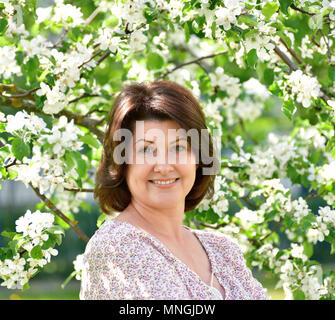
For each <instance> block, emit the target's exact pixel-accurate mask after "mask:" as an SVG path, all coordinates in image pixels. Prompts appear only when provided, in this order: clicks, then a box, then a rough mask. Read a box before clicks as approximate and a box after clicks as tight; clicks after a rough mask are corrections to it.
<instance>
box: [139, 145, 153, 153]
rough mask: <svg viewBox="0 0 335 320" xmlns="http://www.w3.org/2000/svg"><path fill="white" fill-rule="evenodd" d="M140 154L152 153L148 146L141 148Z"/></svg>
mask: <svg viewBox="0 0 335 320" xmlns="http://www.w3.org/2000/svg"><path fill="white" fill-rule="evenodd" d="M139 151H140V152H141V153H151V152H153V148H152V147H150V146H147V147H143V148H141V149H140V150H139Z"/></svg>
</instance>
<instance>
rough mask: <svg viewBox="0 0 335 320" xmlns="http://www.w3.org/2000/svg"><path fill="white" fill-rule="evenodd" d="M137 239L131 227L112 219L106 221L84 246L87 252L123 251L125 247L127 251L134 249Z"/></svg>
mask: <svg viewBox="0 0 335 320" xmlns="http://www.w3.org/2000/svg"><path fill="white" fill-rule="evenodd" d="M139 241H140V240H139V238H138V236H137V235H136V233H134V231H133V229H132V228H131V226H130V225H129V224H127V223H123V222H120V221H117V220H113V219H107V220H106V221H105V222H104V223H103V224H102V225H101V226H100V228H99V229H97V230H96V232H95V233H94V234H93V236H92V237H91V238H90V240H89V242H88V243H87V246H86V252H88V251H92V250H94V251H101V250H106V249H110V250H111V249H112V250H113V251H115V250H123V248H124V247H125V246H126V247H127V250H128V251H129V250H130V249H131V248H132V247H134V248H136V245H137V244H138V242H139Z"/></svg>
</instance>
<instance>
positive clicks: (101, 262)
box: [79, 236, 180, 300]
mask: <svg viewBox="0 0 335 320" xmlns="http://www.w3.org/2000/svg"><path fill="white" fill-rule="evenodd" d="M148 250H149V251H150V250H151V249H150V247H148V246H144V245H143V246H141V244H139V242H137V241H134V239H132V238H131V237H127V236H124V238H123V239H121V240H120V241H118V242H117V243H113V242H112V243H111V241H110V240H109V241H107V240H106V241H105V240H104V239H101V238H98V239H95V240H94V239H92V238H91V240H90V242H89V243H88V244H87V246H86V250H85V253H84V258H83V269H82V279H81V288H80V296H79V297H80V299H81V300H152V299H154V300H156V299H165V298H166V296H167V295H168V293H167V292H165V290H167V289H165V288H164V287H169V286H164V284H166V283H168V282H169V283H170V284H171V286H173V285H174V283H175V284H176V285H180V284H178V279H177V277H176V275H175V274H172V273H173V272H172V270H173V269H172V268H168V266H166V263H165V269H164V266H162V265H163V264H162V262H161V261H153V260H152V258H151V257H152V255H151V254H150V253H151V252H149V251H148ZM162 270H163V271H162ZM161 284H163V285H162V286H161Z"/></svg>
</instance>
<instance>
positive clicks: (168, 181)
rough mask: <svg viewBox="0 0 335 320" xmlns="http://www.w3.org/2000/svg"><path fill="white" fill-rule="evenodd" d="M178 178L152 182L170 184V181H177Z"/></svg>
mask: <svg viewBox="0 0 335 320" xmlns="http://www.w3.org/2000/svg"><path fill="white" fill-rule="evenodd" d="M176 180H177V179H172V180H165V181H160V180H152V182H153V183H155V184H169V183H172V182H175V181H176Z"/></svg>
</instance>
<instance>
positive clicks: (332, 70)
mask: <svg viewBox="0 0 335 320" xmlns="http://www.w3.org/2000/svg"><path fill="white" fill-rule="evenodd" d="M328 77H329V79H330V80H331V81H335V67H333V66H329V67H328Z"/></svg>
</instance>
